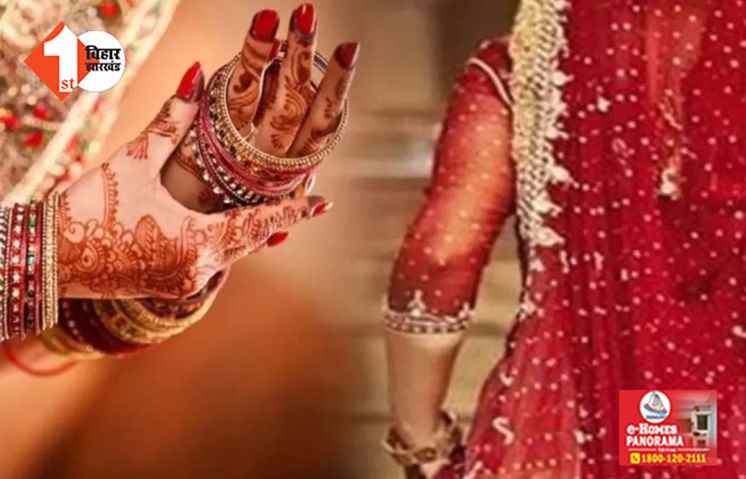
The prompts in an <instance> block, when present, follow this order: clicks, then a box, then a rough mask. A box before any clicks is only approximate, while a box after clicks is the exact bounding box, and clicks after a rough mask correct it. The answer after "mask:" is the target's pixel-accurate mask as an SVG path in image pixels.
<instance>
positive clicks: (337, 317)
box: [0, 0, 518, 479]
mask: <svg viewBox="0 0 746 479" xmlns="http://www.w3.org/2000/svg"><path fill="white" fill-rule="evenodd" d="M315 3H316V5H317V9H318V11H319V22H320V23H319V25H320V48H321V50H322V51H323V52H325V53H326V54H330V53H331V51H332V49H333V48H334V46H335V45H336V44H337V43H339V42H341V41H346V40H359V41H361V42H362V43H363V47H362V52H361V61H360V66H359V69H358V77H357V80H356V82H355V84H354V85H353V92H352V99H351V105H352V121H351V125H350V127H349V130H348V132H347V135H346V139H345V141H344V143H343V145H342V146H341V147H340V148H339V149H338V151H337V153H336V154H335V155H334V156H333V157H332V158H331V159H330V160H329V161H328V162H327V164H326V165H325V166H324V169H323V170H322V174H321V175H320V177H319V181H318V183H317V192H320V193H323V194H324V195H326V196H327V197H328V198H329V199H331V200H333V201H334V202H335V204H336V206H335V209H334V210H333V212H332V213H331V214H329V215H327V216H325V217H323V219H320V220H317V221H314V222H312V223H310V224H307V225H303V226H300V227H298V228H295V229H294V230H293V232H292V233H293V234H292V236H291V239H292V241H289V242H288V243H285V244H284V245H283V246H282V247H280V248H277V249H273V250H268V251H264V252H262V253H261V254H260V255H256V256H253V257H251V258H249V259H247V260H244V261H243V262H242V263H240V264H239V265H238V266H237V267H235V268H234V270H233V271H232V274H231V276H230V278H229V282H228V284H227V286H226V287H225V289H224V291H223V293H222V294H221V296H220V297H219V299H218V300H217V302H216V305H215V307H214V308H213V310H212V312H211V313H210V314H209V316H208V317H207V318H206V319H205V320H204V321H203V322H202V323H200V324H199V325H197V326H196V327H195V328H193V329H192V330H190V331H189V332H187V333H186V334H185V335H184V336H183V337H181V338H178V339H177V340H175V341H172V342H170V343H169V344H166V345H164V346H163V347H159V348H157V349H155V350H153V351H151V352H147V353H145V354H142V355H139V356H137V357H135V358H132V359H126V360H109V361H102V362H100V363H95V364H86V365H82V366H78V367H76V368H75V369H74V370H73V371H72V372H71V373H68V374H67V375H64V376H62V377H59V378H54V379H47V380H40V379H33V378H28V377H25V376H22V375H18V374H15V375H7V376H3V377H0V388H2V389H1V390H2V394H0V418H2V424H3V425H2V428H1V429H0V431H2V432H0V450H2V454H0V478H2V479H68V478H69V479H72V478H76V479H89V478H100V477H106V478H107V479H119V478H132V477H138V478H155V477H159V478H184V479H198V478H204V477H217V478H221V479H230V478H252V479H274V478H299V479H315V478H338V477H339V478H346V477H351V478H356V479H357V478H360V479H382V478H383V479H388V478H396V477H401V474H400V473H399V471H398V470H397V469H396V468H395V467H394V466H393V464H391V462H390V460H389V459H388V458H387V457H386V456H385V455H384V454H383V453H382V452H381V449H380V447H379V442H380V439H381V438H382V437H383V435H384V433H385V430H386V428H387V427H388V425H389V418H388V406H387V402H386V387H385V380H384V378H385V368H384V366H385V364H384V354H383V341H382V335H381V331H380V327H379V322H380V305H381V297H382V296H383V294H384V292H385V289H386V286H387V281H388V280H387V276H388V272H389V269H390V266H391V262H392V260H393V257H394V255H395V254H396V251H397V249H398V245H399V242H400V241H401V238H402V236H403V234H404V229H405V227H406V224H407V223H408V222H409V221H410V220H411V218H412V217H413V215H414V212H415V210H416V209H417V207H418V205H419V204H420V201H421V200H420V197H421V193H420V192H421V190H422V188H423V187H424V184H425V181H426V179H427V177H428V174H429V167H430V161H431V154H432V150H433V142H434V139H435V138H436V135H437V131H438V126H439V122H440V117H441V115H442V113H443V110H444V107H445V103H446V100H447V97H448V92H449V90H450V84H451V82H452V80H453V78H454V76H455V75H456V74H457V73H458V71H459V69H460V68H461V67H462V65H463V63H464V62H465V60H466V59H467V58H468V56H469V54H470V51H472V49H473V48H474V47H475V46H476V45H477V44H478V43H479V41H480V40H482V39H484V38H488V37H493V36H500V35H503V34H505V33H506V32H507V31H508V30H509V28H510V24H511V21H512V18H513V15H514V11H515V4H516V3H517V1H516V0H504V1H502V2H494V1H489V0H319V1H317V2H315ZM296 6H297V5H296V4H295V2H289V1H285V0H265V1H247V0H182V2H181V3H180V6H179V7H178V9H177V10H176V14H175V16H174V18H173V22H172V23H171V25H170V27H169V28H168V30H167V32H166V34H165V36H164V37H163V39H162V41H161V42H160V44H159V45H158V46H157V47H156V48H155V50H154V53H153V54H152V56H151V57H150V59H149V60H148V61H147V63H146V64H145V65H144V66H143V68H142V70H141V72H140V73H139V74H138V76H137V78H136V79H135V80H134V82H133V83H132V84H131V87H130V88H129V90H128V92H127V94H126V95H125V97H124V101H123V105H122V114H121V116H120V117H119V120H118V121H117V124H116V126H115V128H114V133H113V134H112V135H111V136H110V138H109V139H108V140H107V145H106V146H105V147H104V154H103V155H102V157H105V156H106V155H107V154H108V153H109V152H111V151H113V149H115V148H116V147H117V146H118V145H120V144H122V143H123V142H125V141H127V140H129V139H131V138H132V137H133V136H134V135H136V134H137V133H138V132H139V131H140V129H141V128H142V127H143V126H144V125H145V124H146V123H147V122H148V121H150V119H151V118H152V117H153V116H154V115H155V113H156V112H157V111H158V109H159V108H160V105H161V102H162V100H163V99H165V98H167V97H168V96H169V95H171V94H172V93H173V91H174V90H175V88H176V86H177V85H178V82H179V79H180V77H181V75H182V73H183V72H184V71H185V70H186V68H188V67H189V65H191V63H192V62H194V61H195V60H200V61H201V62H202V64H203V67H204V68H205V70H206V71H214V70H215V69H216V68H218V67H219V66H220V65H222V64H223V63H224V62H226V61H227V60H228V59H229V58H230V57H232V56H233V55H234V54H235V53H236V52H237V51H238V49H239V48H240V45H241V42H242V40H243V37H244V35H245V32H246V30H247V29H248V27H249V25H250V23H251V18H252V16H253V14H254V13H255V12H256V11H257V10H259V9H261V8H275V9H277V10H278V11H279V12H280V13H281V15H282V17H283V19H284V23H283V25H284V26H283V27H281V29H285V28H286V26H285V25H287V19H288V18H289V17H290V12H291V11H292V10H293V9H294V8H295V7H296ZM510 231H512V230H511V229H510V228H506V233H505V234H504V235H503V238H501V240H500V242H499V244H498V245H497V247H496V251H495V253H494V254H493V262H492V266H491V271H490V272H488V274H486V275H485V282H484V285H483V289H482V293H481V300H480V304H479V308H478V316H479V322H478V324H477V325H476V326H475V327H474V328H473V330H472V338H471V340H470V341H469V342H468V344H467V346H466V348H465V349H464V352H463V353H462V356H461V360H460V362H459V366H458V368H459V370H458V371H457V374H456V376H455V381H456V383H455V385H454V388H453V390H452V392H451V397H450V400H449V404H450V405H452V406H453V407H455V408H456V409H457V410H458V411H459V412H460V413H461V414H462V416H463V417H464V420H465V422H468V419H469V418H470V414H471V410H472V408H473V405H474V403H475V398H476V395H477V393H478V390H479V387H480V384H481V381H482V379H483V378H484V377H485V376H486V374H487V372H488V371H489V369H490V368H491V367H492V366H493V365H494V362H495V361H496V359H497V358H498V357H499V355H500V354H501V351H502V346H503V344H502V343H503V337H504V335H505V333H506V331H507V329H508V326H509V324H510V322H511V321H512V317H513V314H514V309H515V304H516V300H517V295H518V267H517V263H516V261H515V254H514V252H515V240H514V238H513V237H512V233H510Z"/></svg>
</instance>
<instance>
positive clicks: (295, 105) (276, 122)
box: [163, 4, 359, 211]
mask: <svg viewBox="0 0 746 479" xmlns="http://www.w3.org/2000/svg"><path fill="white" fill-rule="evenodd" d="M279 25H280V18H279V16H278V15H277V12H275V11H274V10H262V11H261V12H259V13H257V14H256V15H255V16H254V18H253V20H252V24H251V28H250V29H249V32H248V34H247V36H246V39H245V41H244V45H243V47H242V49H241V53H240V61H239V63H238V66H237V68H236V71H235V73H234V75H233V77H232V78H231V81H230V84H229V91H228V106H229V113H230V116H231V119H232V121H233V122H234V123H235V125H236V126H237V127H238V128H239V130H240V131H241V132H242V133H243V134H244V135H245V136H246V137H247V138H250V139H251V141H252V142H253V143H254V144H255V145H256V146H257V147H259V148H260V149H261V150H263V151H265V152H267V153H271V154H273V155H275V156H287V157H297V156H303V155H308V154H312V153H315V152H317V151H319V150H320V149H322V148H323V147H324V146H325V145H326V144H327V142H328V141H329V140H330V139H331V137H332V136H333V135H334V132H335V130H336V128H337V126H338V124H339V120H340V116H341V113H342V109H343V107H344V103H345V101H346V99H347V94H348V91H349V88H350V84H351V82H352V78H353V76H354V73H355V65H356V62H357V57H358V51H359V45H358V44H357V43H343V44H341V45H339V46H338V47H337V48H336V50H335V52H334V55H333V56H332V58H331V60H330V62H329V68H328V70H327V72H326V75H325V76H324V78H323V80H322V81H321V84H320V85H319V89H318V92H316V93H314V90H313V89H312V87H311V71H312V66H313V58H314V54H315V52H316V39H317V20H316V11H315V9H314V7H313V5H311V4H304V5H301V6H300V7H298V8H297V9H296V10H295V11H294V12H293V15H292V18H291V19H290V27H289V33H288V38H287V42H288V49H287V55H286V56H285V58H284V59H283V60H282V62H280V63H277V62H275V63H272V60H273V59H274V58H275V57H276V55H277V47H278V45H279V41H278V40H277V31H278V29H279ZM194 68H195V70H194V73H193V74H194V75H198V74H201V72H198V70H199V65H195V67H194ZM265 71H266V73H265ZM252 124H253V125H254V126H255V128H252ZM252 130H253V133H252ZM163 181H164V185H166V187H167V188H168V189H169V191H171V193H172V194H173V195H174V197H175V198H176V199H178V200H179V201H180V202H181V203H182V204H184V205H186V206H188V207H190V208H193V209H199V210H200V211H214V210H216V209H219V208H222V207H223V205H222V204H220V203H219V201H215V199H214V198H213V197H211V193H210V189H209V187H207V186H205V184H204V183H203V181H202V179H201V177H200V173H199V169H198V168H197V167H196V166H195V163H194V158H193V153H192V145H191V144H190V140H189V139H187V141H184V143H183V145H181V146H180V147H179V149H178V150H177V151H176V152H175V154H174V155H173V158H172V161H169V163H168V164H167V165H166V168H165V170H164V175H163Z"/></svg>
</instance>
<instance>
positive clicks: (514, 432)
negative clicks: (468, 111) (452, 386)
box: [391, 0, 746, 479]
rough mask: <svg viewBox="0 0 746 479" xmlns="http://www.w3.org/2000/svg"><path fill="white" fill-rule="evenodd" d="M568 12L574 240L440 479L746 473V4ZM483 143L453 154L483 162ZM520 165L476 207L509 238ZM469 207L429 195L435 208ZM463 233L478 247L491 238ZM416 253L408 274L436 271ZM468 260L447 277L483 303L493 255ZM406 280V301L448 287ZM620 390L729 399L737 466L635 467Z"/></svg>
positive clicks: (582, 3) (531, 290) (557, 254)
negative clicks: (623, 440) (622, 426)
mask: <svg viewBox="0 0 746 479" xmlns="http://www.w3.org/2000/svg"><path fill="white" fill-rule="evenodd" d="M525 1H526V2H531V1H533V0H525ZM550 3H551V2H550ZM565 15H566V20H565V21H564V23H563V27H564V35H565V39H566V41H567V47H566V48H565V49H564V51H563V53H562V54H561V55H560V57H559V70H561V71H562V72H563V73H564V74H566V75H568V76H569V77H570V78H571V80H570V81H569V82H568V83H567V84H565V85H564V86H562V89H561V92H562V100H563V101H564V103H565V104H566V106H567V110H566V113H565V114H563V115H562V117H561V120H560V125H559V126H560V127H561V131H563V132H564V135H562V136H560V137H559V138H557V139H556V140H555V141H553V142H552V144H553V155H554V159H555V160H556V162H557V164H559V165H561V166H562V167H564V168H565V169H566V170H567V171H568V172H569V173H570V175H571V177H572V181H568V182H565V183H562V184H555V185H551V186H548V192H549V195H550V197H551V199H552V202H553V203H554V204H556V205H557V206H558V207H559V209H558V212H557V213H556V214H555V215H554V216H551V215H546V216H545V224H546V226H547V227H549V228H551V229H552V230H553V231H554V232H555V233H556V234H557V235H558V236H559V237H560V238H562V242H561V243H560V244H557V245H554V246H548V247H541V246H538V247H535V250H534V252H535V257H533V258H534V259H537V260H539V261H540V264H541V267H540V268H539V269H538V270H537V271H536V272H535V273H534V274H533V279H532V281H531V282H530V283H528V282H527V283H526V287H525V289H524V293H523V295H524V301H525V300H527V299H528V300H530V302H531V304H532V306H533V308H532V309H531V311H530V312H529V313H528V314H526V315H524V316H522V317H521V318H522V319H520V320H517V321H516V323H515V325H514V327H513V330H512V332H511V334H510V336H509V340H508V344H507V352H506V354H505V356H504V357H503V358H502V359H501V360H500V361H499V363H498V364H497V365H496V367H495V369H494V371H493V373H492V374H491V375H490V377H489V378H488V379H487V381H486V383H485V386H484V388H483V391H482V394H481V397H480V400H479V406H478V408H477V413H476V419H475V421H474V425H473V428H472V431H471V434H470V438H469V441H468V445H467V451H466V460H465V462H464V463H460V464H457V465H455V466H454V467H452V468H451V469H450V470H448V471H444V472H443V473H442V474H441V475H440V478H443V479H444V478H468V479H496V478H500V479H576V478H578V479H580V478H582V479H615V478H641V479H700V478H712V477H717V478H724V479H743V478H746V289H745V288H744V286H745V285H746V244H745V243H744V236H745V235H746V122H745V121H744V117H745V116H746V78H745V77H744V75H746V73H745V70H744V67H745V66H746V2H744V1H743V0H679V1H673V0H647V1H642V0H605V1H599V0H573V1H571V2H569V6H568V8H567V9H566V10H565ZM514 53H516V52H514ZM518 54H531V52H518ZM492 66H493V67H494V68H496V69H500V68H503V67H505V65H504V64H500V63H499V62H498V63H495V62H493V63H492ZM464 81H465V80H464V79H463V78H462V79H461V82H462V83H463V82H464ZM459 88H465V89H467V90H468V91H469V92H472V90H473V93H466V95H472V94H473V95H483V94H484V92H480V91H478V90H477V89H473V88H471V87H470V86H469V84H468V82H467V83H463V84H462V85H461V87H459ZM474 98H477V96H475V97H474ZM492 98H493V99H492V100H491V102H487V104H494V102H496V101H499V97H498V96H497V95H496V93H494V91H493V94H492ZM456 101H457V102H460V101H466V100H460V99H459V98H457V99H456ZM539 101H541V99H539ZM513 114H514V115H518V114H519V113H518V112H516V111H514V112H513ZM451 115H453V113H451ZM474 120H475V123H474V124H472V126H471V128H467V129H466V130H469V131H471V130H473V129H475V128H477V127H478V126H479V123H478V122H479V119H478V118H475V119H474ZM451 121H453V119H452V117H451V118H449V120H448V122H451ZM448 122H447V124H448ZM506 131H507V128H503V130H502V132H499V133H498V134H496V135H495V137H497V138H498V139H500V141H502V138H503V137H504V135H505V132H506ZM457 134H458V133H454V132H449V130H448V129H447V130H446V132H445V136H444V139H443V140H442V141H444V142H447V141H448V138H449V135H454V136H455V135H457ZM484 141H485V142H487V140H486V139H485V140H484ZM485 146H486V143H485ZM473 150H476V151H481V150H480V148H478V147H473V146H469V147H468V148H465V149H464V150H463V154H460V153H459V151H460V149H459V148H457V149H456V150H455V151H452V152H451V156H454V157H458V158H459V160H452V161H454V162H458V164H459V165H461V170H462V171H467V170H468V169H469V168H470V167H469V166H466V165H470V164H472V162H474V163H476V164H482V161H481V160H480V159H479V158H478V157H477V156H475V155H474V154H473ZM438 161H441V158H440V157H439V159H438ZM507 161H509V160H508V159H507V158H506V157H505V154H504V153H503V154H502V156H501V155H499V154H495V155H494V156H493V157H492V162H491V163H490V168H491V171H492V174H491V176H490V177H491V178H492V180H490V181H492V182H494V188H495V190H494V191H493V190H492V189H489V188H488V190H489V191H492V192H493V195H492V196H482V197H481V198H479V199H477V200H475V204H476V205H477V207H476V210H474V211H470V213H469V214H470V216H471V217H473V218H476V219H480V218H481V220H483V221H484V224H483V225H482V228H484V230H485V231H489V232H493V231H495V230H496V228H499V224H500V220H501V218H500V215H495V214H491V212H493V211H495V210H500V211H503V210H504V208H503V205H505V204H506V201H507V200H506V199H505V198H506V197H507V196H508V194H507V192H508V191H509V188H508V187H507V186H506V185H505V184H503V183H504V182H503V181H498V180H497V179H496V178H498V177H499V175H495V174H494V172H496V171H503V170H505V168H506V166H505V163H506V162H507ZM517 161H519V160H517ZM472 167H473V165H472ZM483 167H484V168H485V169H487V168H488V167H487V165H483ZM456 171H458V170H456ZM485 171H486V170H485ZM436 173H437V170H436ZM446 179H448V181H450V182H452V183H454V184H455V183H457V182H458V181H459V180H454V179H452V178H447V177H445V176H439V175H437V174H436V175H435V176H434V179H433V181H434V185H435V187H436V188H437V185H438V184H441V185H443V184H446V183H444V182H445V180H446ZM460 181H462V183H463V180H460ZM464 184H465V183H464ZM498 191H502V193H499V192H498ZM519 195H520V190H519ZM461 196H468V195H467V193H466V191H465V189H464V188H461V189H459V190H458V192H454V197H456V198H460V197H461ZM498 199H499V200H498ZM463 201H466V200H463ZM498 201H499V202H498ZM460 208H461V207H460V206H459V203H451V202H449V201H438V202H437V203H435V202H432V200H429V204H428V205H426V206H425V207H424V210H423V211H430V213H429V215H430V216H432V217H433V218H439V217H444V218H449V217H453V216H458V213H457V212H458V210H459V209H460ZM503 216H504V215H503ZM446 225H447V223H446V224H444V226H443V228H441V229H423V230H419V229H418V223H416V224H415V226H414V229H413V230H412V231H410V233H409V237H410V238H418V237H422V236H426V235H427V236H435V237H434V238H433V237H430V238H428V239H427V240H422V241H425V242H427V243H434V244H438V243H440V242H442V241H443V240H444V238H445V235H448V234H452V235H459V234H460V231H455V230H450V231H449V230H447V228H446ZM458 226H459V227H461V226H463V225H458ZM459 238H460V241H464V242H466V243H467V244H463V245H461V250H468V248H469V247H470V246H468V245H471V247H472V248H475V251H476V250H477V244H478V243H479V245H480V246H484V247H486V245H487V243H486V238H480V240H483V241H485V242H484V243H480V242H478V241H476V240H475V239H474V238H473V237H471V236H469V235H465V236H459ZM521 240H522V243H523V244H524V251H525V249H526V248H528V247H529V246H528V245H527V243H528V242H529V241H528V238H526V237H523V238H521ZM423 244H424V243H423ZM406 251H409V252H410V253H406V252H405V255H404V256H405V257H404V258H400V260H399V262H398V264H399V265H405V264H410V265H411V264H420V262H429V261H430V259H429V257H428V256H427V255H426V254H425V253H423V250H421V249H420V250H417V249H416V247H415V246H414V245H413V244H411V243H410V244H409V245H408V247H407V250H406ZM414 251H419V252H418V253H413V252H414ZM408 255H412V256H413V258H414V259H408V258H406V256H408ZM453 258H454V261H458V262H459V264H460V267H454V268H451V269H449V268H448V267H447V265H445V266H442V267H440V268H436V269H435V270H436V271H437V277H438V279H437V280H435V282H436V283H440V284H448V285H456V290H457V291H460V292H461V293H459V294H464V295H466V296H464V297H468V298H472V297H474V296H475V293H474V292H475V291H476V287H477V283H478V279H479V272H481V267H482V263H481V262H478V261H477V262H471V263H469V261H468V259H467V257H453ZM523 259H527V258H526V257H525V256H524V258H523ZM464 269H468V270H470V271H471V273H469V274H464V273H463V270H464ZM398 271H400V272H401V267H400V268H399V269H398ZM396 274H397V273H396V272H395V275H396ZM405 276H407V277H408V278H409V279H408V281H404V280H402V282H400V283H395V284H394V289H395V290H396V291H406V290H411V289H413V288H416V289H423V288H424V289H425V290H426V293H425V295H427V294H428V293H427V292H428V291H429V292H432V290H431V289H429V287H428V285H426V284H423V283H418V280H417V279H416V277H414V276H410V275H405ZM431 276H436V275H433V274H431ZM440 276H443V277H440ZM396 291H395V292H394V293H393V294H392V295H391V296H392V297H396V296H397V293H396ZM467 292H468V293H467ZM395 306H397V304H396V303H393V302H392V307H395ZM621 389H700V390H702V389H714V390H717V392H718V415H717V416H718V453H719V454H718V455H719V457H720V460H721V464H720V465H717V466H712V467H696V466H678V467H669V466H666V467H645V466H637V467H622V466H620V465H619V457H618V453H619V448H618V444H617V442H618V393H619V390H621Z"/></svg>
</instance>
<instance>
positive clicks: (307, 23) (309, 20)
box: [293, 3, 316, 35]
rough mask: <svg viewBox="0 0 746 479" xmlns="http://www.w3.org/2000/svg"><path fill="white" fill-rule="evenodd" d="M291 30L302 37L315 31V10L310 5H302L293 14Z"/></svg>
mask: <svg viewBox="0 0 746 479" xmlns="http://www.w3.org/2000/svg"><path fill="white" fill-rule="evenodd" d="M293 28H295V29H296V30H298V31H299V32H300V33H302V34H303V35H311V34H312V33H314V32H315V31H316V9H315V8H314V6H313V5H311V4H310V3H304V4H303V5H301V6H300V7H298V8H297V9H296V10H295V11H294V12H293Z"/></svg>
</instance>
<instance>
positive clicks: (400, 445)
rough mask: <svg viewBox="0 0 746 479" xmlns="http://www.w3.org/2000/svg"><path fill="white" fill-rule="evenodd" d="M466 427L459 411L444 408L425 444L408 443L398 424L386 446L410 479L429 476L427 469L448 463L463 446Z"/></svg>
mask: <svg viewBox="0 0 746 479" xmlns="http://www.w3.org/2000/svg"><path fill="white" fill-rule="evenodd" d="M462 441H463V431H462V430H461V427H460V426H459V422H458V418H457V416H456V414H455V413H453V412H448V411H441V413H440V423H439V425H438V428H437V430H436V431H435V433H434V434H433V436H432V438H431V439H430V440H429V441H428V443H427V444H425V445H417V446H411V445H408V444H406V443H405V441H404V440H403V439H402V437H401V435H400V434H399V433H398V432H397V430H396V428H395V427H392V428H391V429H389V432H388V434H387V436H386V438H385V439H384V441H383V443H382V446H383V448H384V450H385V451H386V452H387V453H388V454H389V455H390V456H391V457H392V458H393V459H394V461H396V462H397V463H398V464H399V465H400V466H402V467H403V468H404V470H405V472H406V474H407V478H408V479H429V478H428V476H427V475H426V473H425V471H424V469H425V468H427V467H428V466H438V465H440V466H446V465H448V464H450V462H451V459H452V457H453V455H454V454H455V453H456V452H458V450H459V448H461V447H462Z"/></svg>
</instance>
